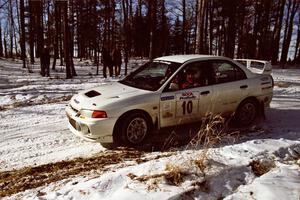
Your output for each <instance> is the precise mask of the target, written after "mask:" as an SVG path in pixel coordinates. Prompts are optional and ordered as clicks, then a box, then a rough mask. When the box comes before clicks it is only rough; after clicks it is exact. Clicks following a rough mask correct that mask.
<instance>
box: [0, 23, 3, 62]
mask: <svg viewBox="0 0 300 200" xmlns="http://www.w3.org/2000/svg"><path fill="white" fill-rule="evenodd" d="M0 57H3V44H2V29H1V23H0Z"/></svg>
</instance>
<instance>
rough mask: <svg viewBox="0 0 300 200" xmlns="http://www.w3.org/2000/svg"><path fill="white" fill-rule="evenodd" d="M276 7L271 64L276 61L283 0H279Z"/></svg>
mask: <svg viewBox="0 0 300 200" xmlns="http://www.w3.org/2000/svg"><path fill="white" fill-rule="evenodd" d="M277 6H278V9H277V17H276V22H275V26H274V34H273V42H272V64H275V63H277V61H278V53H279V42H280V31H281V27H282V21H283V11H284V6H285V0H279V5H277Z"/></svg>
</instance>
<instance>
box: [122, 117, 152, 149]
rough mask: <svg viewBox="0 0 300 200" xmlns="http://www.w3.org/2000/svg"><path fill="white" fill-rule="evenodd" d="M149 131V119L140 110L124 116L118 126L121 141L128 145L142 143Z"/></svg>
mask: <svg viewBox="0 0 300 200" xmlns="http://www.w3.org/2000/svg"><path fill="white" fill-rule="evenodd" d="M149 131H150V123H149V120H148V119H147V116H146V115H145V114H144V113H141V112H134V113H130V114H129V115H127V116H125V117H124V118H123V121H122V122H121V126H120V133H121V138H122V142H123V144H125V145H129V146H137V145H140V144H142V143H143V141H144V139H145V138H146V136H147V135H148V133H149Z"/></svg>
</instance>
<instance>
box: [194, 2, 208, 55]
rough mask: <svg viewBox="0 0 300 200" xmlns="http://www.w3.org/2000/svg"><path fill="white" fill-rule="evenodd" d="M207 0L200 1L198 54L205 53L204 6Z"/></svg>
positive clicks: (197, 38) (197, 37)
mask: <svg viewBox="0 0 300 200" xmlns="http://www.w3.org/2000/svg"><path fill="white" fill-rule="evenodd" d="M205 1H206V0H198V8H197V30H196V51H195V52H196V53H197V54H199V53H202V52H203V22H204V10H205V8H204V4H205Z"/></svg>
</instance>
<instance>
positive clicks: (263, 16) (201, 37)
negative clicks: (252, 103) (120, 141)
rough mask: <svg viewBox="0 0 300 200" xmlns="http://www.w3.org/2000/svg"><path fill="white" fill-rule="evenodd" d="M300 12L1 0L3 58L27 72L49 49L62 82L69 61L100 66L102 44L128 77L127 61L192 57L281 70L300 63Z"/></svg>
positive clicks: (202, 2) (181, 3) (284, 1)
mask: <svg viewBox="0 0 300 200" xmlns="http://www.w3.org/2000/svg"><path fill="white" fill-rule="evenodd" d="M299 15H300V1H299V0H176V1H171V0H135V1H134V0H80V1H79V0H78V1H76V0H68V1H67V0H0V57H5V58H19V59H21V60H23V67H24V68H26V67H28V66H29V65H30V64H33V63H35V62H36V58H39V57H40V56H41V54H42V50H43V49H44V48H45V47H47V48H49V50H50V55H51V57H52V58H53V62H52V63H51V65H52V66H51V68H52V69H53V70H54V69H55V67H56V66H57V65H61V66H65V67H66V77H67V78H72V77H73V76H76V70H75V68H74V64H73V58H78V59H80V60H83V59H90V60H92V61H93V62H94V64H95V65H97V69H98V68H99V67H100V66H101V49H102V47H103V46H107V47H108V48H109V51H112V49H114V48H115V47H116V46H118V47H119V48H120V49H121V50H122V55H123V59H124V62H125V74H127V62H128V59H130V58H132V57H145V58H148V59H150V60H151V59H153V58H155V57H158V56H163V55H173V54H194V53H197V54H211V55H221V56H226V57H231V58H252V59H262V60H270V61H272V64H279V65H281V66H282V67H284V66H285V65H286V63H290V64H299V63H300V45H299V44H300V16H299ZM41 71H42V73H41V74H42V75H45V74H44V73H43V69H41ZM97 73H98V70H97Z"/></svg>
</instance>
